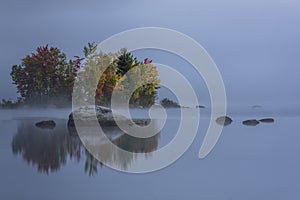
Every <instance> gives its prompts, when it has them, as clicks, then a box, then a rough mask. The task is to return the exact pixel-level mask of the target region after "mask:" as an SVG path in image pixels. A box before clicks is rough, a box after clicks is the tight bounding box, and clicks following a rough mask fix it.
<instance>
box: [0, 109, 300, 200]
mask: <svg viewBox="0 0 300 200" xmlns="http://www.w3.org/2000/svg"><path fill="white" fill-rule="evenodd" d="M69 112H70V110H68V109H66V110H18V111H10V110H0V127H1V131H0V133H1V134H0V144H1V145H0V152H1V156H0V177H1V179H0V188H1V189H0V199H25V200H27V199H28V200H32V199H49V200H50V199H74V200H75V199H149V200H150V199H151V200H153V199H225V200H233V199H238V200H240V199H246V200H247V199H249V200H250V199H251V200H252V199H264V200H265V199H272V200H276V199H299V198H300V190H299V189H300V156H299V152H300V132H299V129H298V126H299V123H300V117H299V115H297V114H292V115H291V114H285V115H281V114H280V113H277V112H267V111H256V110H255V111H251V112H248V111H244V114H243V112H232V113H231V116H232V118H233V120H234V121H233V123H232V124H231V125H229V126H226V127H225V128H224V130H223V133H222V136H221V138H220V140H219V142H218V143H217V145H216V146H215V148H214V149H213V151H212V152H211V153H210V154H209V156H208V157H206V158H205V159H203V160H199V159H198V157H197V156H198V152H199V148H200V145H201V143H202V141H203V137H204V135H205V131H206V129H207V126H208V123H209V117H208V112H207V111H204V115H203V116H202V118H201V121H200V129H199V131H198V135H197V137H196V139H195V141H194V142H193V144H192V146H191V147H190V148H189V149H188V151H187V152H186V153H185V154H184V155H183V156H182V157H181V158H180V159H179V160H177V161H176V162H175V163H173V164H172V165H170V166H169V167H167V168H164V169H162V170H159V171H156V172H152V173H146V174H128V173H124V172H119V171H116V170H113V169H110V168H108V167H106V166H104V165H102V164H101V163H99V162H98V161H97V160H95V159H94V158H93V157H92V156H91V155H90V154H89V153H88V152H87V151H86V150H85V148H84V147H83V145H82V144H81V141H80V140H79V138H78V137H77V136H76V135H74V134H72V133H71V132H70V131H69V130H68V128H67V126H66V123H67V117H68V114H69ZM245 113H248V114H247V115H246V114H245ZM249 113H250V114H249ZM133 114H134V115H135V116H143V115H144V114H145V112H143V111H139V110H135V111H133ZM179 114H180V111H178V110H176V109H175V110H172V109H171V110H169V111H168V116H169V119H168V120H167V123H166V125H165V127H164V128H163V130H162V131H161V132H160V133H159V134H157V135H156V136H154V137H151V138H148V139H144V140H142V139H140V140H138V139H134V138H131V137H129V136H127V135H122V134H115V135H114V137H112V140H113V142H114V143H115V144H117V145H118V146H119V147H121V148H123V149H126V150H130V151H134V152H142V153H144V158H146V159H147V158H151V151H154V150H156V149H159V148H161V147H163V146H165V145H166V144H168V142H170V140H171V139H172V138H173V137H174V135H175V134H176V130H177V127H178V124H179V121H180V117H179V116H180V115H179ZM201 114H202V113H201ZM264 116H265V117H269V116H271V117H274V118H275V123H271V124H259V125H258V126H256V127H247V126H244V125H242V124H241V122H242V121H243V120H245V119H249V118H253V117H264ZM44 119H54V120H55V122H56V123H57V126H56V127H55V128H54V129H53V130H43V129H39V128H36V127H35V126H34V124H35V122H37V121H40V120H44ZM109 131H113V130H108V132H109ZM105 159H106V160H107V161H109V162H114V164H116V165H119V166H122V167H123V168H124V169H126V168H128V167H130V166H131V165H132V164H133V163H134V162H137V159H139V158H134V157H122V156H121V155H120V157H119V159H112V158H109V157H107V158H105ZM110 159H111V160H110Z"/></svg>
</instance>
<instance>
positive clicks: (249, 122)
mask: <svg viewBox="0 0 300 200" xmlns="http://www.w3.org/2000/svg"><path fill="white" fill-rule="evenodd" d="M243 124H244V125H246V126H256V125H257V124H259V121H257V120H256V119H249V120H245V121H243Z"/></svg>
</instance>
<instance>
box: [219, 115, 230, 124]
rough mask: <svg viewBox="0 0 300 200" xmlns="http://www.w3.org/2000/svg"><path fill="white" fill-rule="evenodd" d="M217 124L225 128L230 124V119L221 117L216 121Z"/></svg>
mask: <svg viewBox="0 0 300 200" xmlns="http://www.w3.org/2000/svg"><path fill="white" fill-rule="evenodd" d="M216 122H217V124H220V125H222V126H227V125H229V124H231V123H232V119H231V118H230V117H228V116H221V117H218V118H217V119H216Z"/></svg>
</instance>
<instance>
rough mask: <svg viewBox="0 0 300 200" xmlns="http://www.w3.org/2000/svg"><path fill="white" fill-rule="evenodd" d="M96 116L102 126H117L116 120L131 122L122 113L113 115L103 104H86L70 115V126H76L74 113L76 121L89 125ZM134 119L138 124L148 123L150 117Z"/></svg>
mask: <svg viewBox="0 0 300 200" xmlns="http://www.w3.org/2000/svg"><path fill="white" fill-rule="evenodd" d="M95 112H96V117H97V120H98V122H99V124H100V125H101V126H117V123H116V121H118V122H126V123H130V122H129V119H128V118H127V117H125V116H123V115H121V114H115V115H114V116H113V114H112V110H111V109H110V108H107V107H103V106H85V107H81V108H79V109H77V110H75V111H73V112H72V113H71V114H70V115H69V120H68V126H69V127H74V126H75V123H74V114H75V116H76V121H78V122H80V123H84V124H85V125H89V123H90V122H93V121H94V120H95ZM132 121H133V122H134V123H136V124H138V125H148V124H149V123H150V119H132Z"/></svg>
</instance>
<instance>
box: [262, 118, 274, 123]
mask: <svg viewBox="0 0 300 200" xmlns="http://www.w3.org/2000/svg"><path fill="white" fill-rule="evenodd" d="M258 121H260V122H263V123H274V121H275V120H274V119H273V118H263V119H260V120H258Z"/></svg>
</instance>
